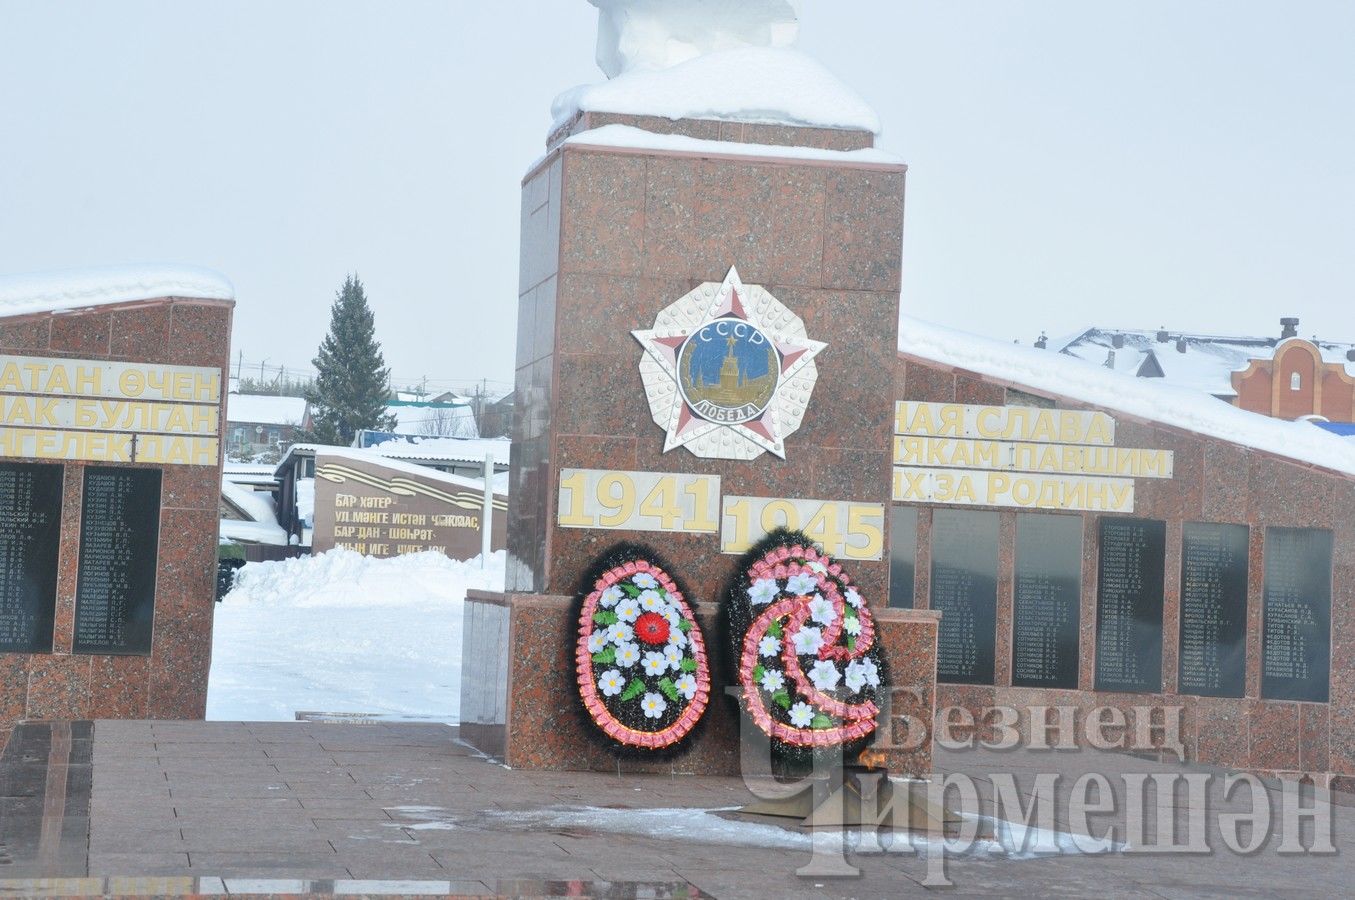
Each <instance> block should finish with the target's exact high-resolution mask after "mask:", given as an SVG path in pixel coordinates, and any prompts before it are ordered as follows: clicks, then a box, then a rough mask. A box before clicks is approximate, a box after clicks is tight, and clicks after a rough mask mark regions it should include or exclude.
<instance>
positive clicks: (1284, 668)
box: [1261, 528, 1332, 703]
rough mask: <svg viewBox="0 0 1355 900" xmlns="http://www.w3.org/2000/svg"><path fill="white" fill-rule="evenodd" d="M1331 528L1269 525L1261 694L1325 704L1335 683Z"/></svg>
mask: <svg viewBox="0 0 1355 900" xmlns="http://www.w3.org/2000/svg"><path fill="white" fill-rule="evenodd" d="M1331 592H1332V533H1331V532H1330V531H1328V530H1326V529H1322V528H1267V529H1266V547H1265V600H1264V606H1263V609H1262V631H1261V696H1262V697H1266V698H1269V699H1275V700H1310V701H1314V702H1318V703H1325V702H1327V700H1328V693H1329V689H1330V682H1331Z"/></svg>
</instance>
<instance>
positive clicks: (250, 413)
mask: <svg viewBox="0 0 1355 900" xmlns="http://www.w3.org/2000/svg"><path fill="white" fill-rule="evenodd" d="M226 421H227V422H230V423H249V424H251V425H252V424H259V425H302V424H304V423H305V421H306V398H305V397H273V396H269V395H267V394H228V395H227V396H226Z"/></svg>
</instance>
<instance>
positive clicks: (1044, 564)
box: [1012, 513, 1082, 688]
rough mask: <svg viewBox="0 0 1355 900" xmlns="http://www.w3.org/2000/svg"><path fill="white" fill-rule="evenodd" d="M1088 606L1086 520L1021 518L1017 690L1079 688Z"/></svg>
mask: <svg viewBox="0 0 1355 900" xmlns="http://www.w3.org/2000/svg"><path fill="white" fill-rule="evenodd" d="M1081 601H1082V518H1081V517H1080V516H1055V515H1042V514H1040V513H1020V514H1018V515H1017V517H1016V580H1015V584H1014V586H1013V598H1012V684H1013V685H1015V686H1016V687H1050V688H1076V687H1077V662H1078V634H1079V632H1078V622H1079V618H1080V615H1079V606H1080V604H1081Z"/></svg>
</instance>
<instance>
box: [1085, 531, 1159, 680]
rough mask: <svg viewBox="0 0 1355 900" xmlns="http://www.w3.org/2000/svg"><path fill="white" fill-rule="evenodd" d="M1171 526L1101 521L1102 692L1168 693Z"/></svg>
mask: <svg viewBox="0 0 1355 900" xmlns="http://www.w3.org/2000/svg"><path fill="white" fill-rule="evenodd" d="M1166 536H1167V523H1166V522H1161V521H1156V520H1152V519H1124V518H1113V517H1106V518H1103V519H1101V536H1100V537H1101V539H1100V557H1099V560H1100V561H1099V565H1098V569H1097V578H1096V585H1097V593H1096V689H1097V690H1098V691H1137V692H1147V693H1156V692H1157V691H1160V690H1162V593H1163V576H1164V574H1165V569H1166Z"/></svg>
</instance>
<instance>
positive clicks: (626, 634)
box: [607, 622, 635, 644]
mask: <svg viewBox="0 0 1355 900" xmlns="http://www.w3.org/2000/svg"><path fill="white" fill-rule="evenodd" d="M634 639H635V629H634V628H631V627H630V626H629V625H627V624H626V623H625V622H613V623H612V624H610V625H608V626H607V640H609V641H611V642H612V643H613V644H624V643H625V642H626V641H630V640H634Z"/></svg>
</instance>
